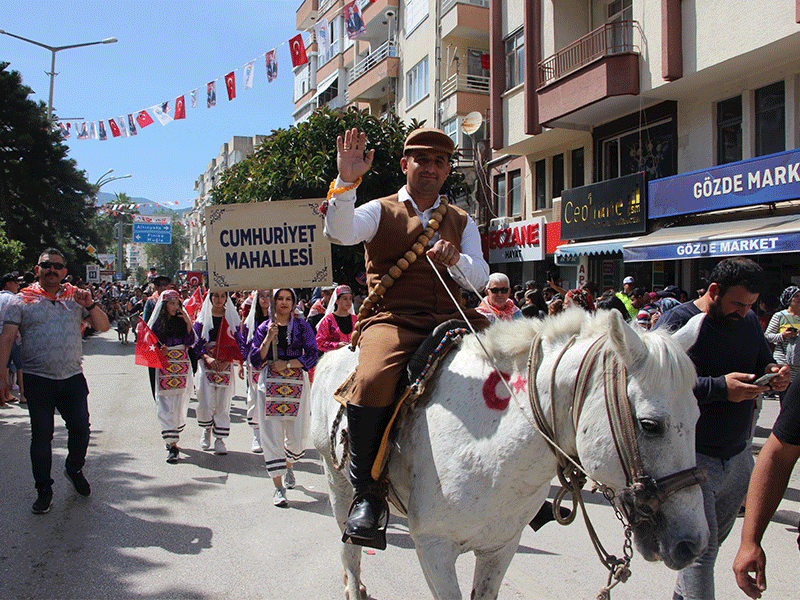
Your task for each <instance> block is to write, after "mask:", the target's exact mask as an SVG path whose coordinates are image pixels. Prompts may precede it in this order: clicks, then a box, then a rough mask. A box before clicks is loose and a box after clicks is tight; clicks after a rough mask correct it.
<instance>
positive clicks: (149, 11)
mask: <svg viewBox="0 0 800 600" xmlns="http://www.w3.org/2000/svg"><path fill="white" fill-rule="evenodd" d="M299 6H300V0H294V1H291V2H289V1H285V0H258V1H257V0H227V1H221V0H192V1H188V0H173V1H172V2H150V1H147V0H142V1H139V2H123V1H114V0H108V1H103V2H93V1H89V0H70V1H68V2H65V1H45V0H24V1H17V2H6V3H5V4H4V7H3V14H2V17H0V29H2V30H4V31H8V32H9V33H14V34H16V35H20V36H22V37H25V38H28V39H32V40H35V41H37V42H41V43H43V44H47V45H48V46H65V45H70V44H80V43H84V42H93V41H99V40H102V39H105V38H109V37H116V38H117V39H118V40H119V41H118V42H117V43H116V44H103V45H98V46H89V47H85V48H73V49H69V50H62V51H60V52H58V53H57V54H56V68H55V71H56V72H57V73H59V74H58V75H57V76H56V78H55V93H54V99H53V107H54V113H55V114H56V115H57V116H58V117H59V118H76V117H83V118H84V119H85V120H87V121H97V120H100V119H104V120H107V119H109V118H113V117H117V116H119V115H123V114H125V115H127V114H128V113H134V112H136V111H139V110H141V109H145V108H148V107H150V106H152V105H154V104H160V103H161V102H164V101H166V100H169V102H170V107H172V106H173V104H174V101H175V98H176V97H177V96H179V95H182V94H185V95H186V119H185V120H179V121H173V122H171V123H168V124H167V125H166V126H162V125H161V124H160V123H159V122H158V121H157V120H155V119H154V120H155V122H154V123H153V124H152V125H150V126H148V127H146V128H144V129H141V128H140V129H139V132H138V135H137V136H136V137H130V138H112V137H111V132H110V131H108V123H107V121H106V129H107V131H108V134H109V139H108V140H107V141H99V140H77V139H75V135H74V133H73V136H72V137H71V138H70V139H68V140H66V144H67V145H68V146H69V148H70V152H69V156H70V157H71V158H73V159H75V161H76V162H77V164H78V168H79V169H82V170H85V171H86V176H87V179H88V180H89V181H90V182H92V183H94V182H96V181H97V180H98V179H99V178H100V177H101V176H102V175H103V174H104V173H105V172H106V171H108V169H114V172H113V174H112V175H115V176H121V175H127V174H130V175H131V176H132V177H131V178H129V179H122V180H118V181H113V182H111V183H109V184H107V185H105V186H103V188H102V191H103V192H111V193H114V192H117V193H118V192H125V193H126V194H128V195H129V196H132V197H136V196H139V197H144V198H149V199H150V200H153V201H155V202H173V201H176V200H183V201H185V202H181V204H180V205H178V206H170V208H175V209H180V208H184V207H186V206H189V205H190V200H191V199H192V198H193V197H194V196H195V192H194V191H193V189H192V188H193V184H194V181H195V180H196V179H197V177H198V176H199V175H200V174H201V173H203V172H204V171H205V168H206V165H207V164H208V162H209V161H210V160H211V159H212V158H214V157H216V156H217V154H218V153H219V149H220V147H221V146H222V144H224V143H225V142H227V141H228V140H229V139H230V138H231V137H232V136H234V135H243V136H252V135H255V134H267V133H269V132H271V131H272V130H273V129H277V128H279V127H284V128H286V127H289V126H290V125H291V124H292V117H291V114H292V111H293V110H294V105H293V103H292V90H293V76H292V70H291V61H290V58H289V50H288V45H286V44H284V43H285V42H286V41H287V40H288V39H289V38H291V37H292V36H294V35H296V34H297V31H296V30H295V11H296V10H297V8H298V7H299ZM281 44H284V45H283V46H281V47H280V48H278V77H277V79H275V80H274V81H273V82H272V83H267V77H266V67H265V63H264V60H263V58H261V57H262V55H263V54H264V53H265V52H267V51H268V50H271V49H273V48H275V47H276V46H279V45H281ZM50 58H51V53H50V52H49V51H48V50H46V49H44V48H40V47H38V46H35V45H33V44H29V43H27V42H23V41H21V40H17V39H15V38H11V37H8V36H5V35H0V61H4V62H10V63H11V64H10V66H9V67H8V69H9V70H16V71H19V72H20V73H21V75H22V79H23V82H24V83H25V84H26V85H27V86H29V87H31V88H32V89H33V91H34V94H32V96H30V98H32V99H34V100H37V101H38V100H42V101H43V102H44V103H45V104H47V99H48V94H49V86H50V78H49V76H48V75H46V74H45V72H48V71H50ZM259 58H260V60H257V62H256V68H255V77H254V84H253V88H252V89H249V90H245V89H243V86H242V78H243V70H242V69H241V67H242V66H243V65H244V64H245V63H247V62H249V61H250V60H252V59H259ZM234 69H238V70H237V71H236V87H237V89H236V96H237V97H236V98H235V99H234V100H232V101H228V98H227V94H226V92H225V82H224V76H225V75H226V74H227V73H229V72H230V71H232V70H234ZM214 79H219V81H218V82H217V105H216V107H213V108H206V105H205V85H206V83H208V82H209V81H212V80H214ZM197 87H200V88H201V91H200V94H199V96H200V102H198V107H197V108H195V109H192V108H191V107H190V101H189V92H190V90H192V89H194V88H197Z"/></svg>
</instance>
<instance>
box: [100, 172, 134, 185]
mask: <svg viewBox="0 0 800 600" xmlns="http://www.w3.org/2000/svg"><path fill="white" fill-rule="evenodd" d="M113 172H114V169H109V170H108V171H106V172H105V173H103V174H102V175H101V176H100V179H98V180H97V182H96V183H95V184H94V187H95V188H97V190H99V189H100V188H101V187H103V186H104V185H105V184H107V183H111V182H112V181H116V180H117V179H128V177H133V175H120V176H119V177H109V175H110V174H111V173H113Z"/></svg>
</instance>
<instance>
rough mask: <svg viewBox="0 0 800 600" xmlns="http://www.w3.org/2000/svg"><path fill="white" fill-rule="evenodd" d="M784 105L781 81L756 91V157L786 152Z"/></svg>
mask: <svg viewBox="0 0 800 600" xmlns="http://www.w3.org/2000/svg"><path fill="white" fill-rule="evenodd" d="M785 103H786V100H785V95H784V89H783V81H778V82H776V83H773V84H772V85H768V86H766V87H763V88H759V89H757V90H756V94H755V105H756V106H755V109H756V114H755V117H756V156H764V155H765V154H774V153H775V152H783V151H784V150H786V134H785V131H786V105H785Z"/></svg>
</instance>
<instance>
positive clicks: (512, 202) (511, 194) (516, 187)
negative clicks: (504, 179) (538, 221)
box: [508, 169, 522, 217]
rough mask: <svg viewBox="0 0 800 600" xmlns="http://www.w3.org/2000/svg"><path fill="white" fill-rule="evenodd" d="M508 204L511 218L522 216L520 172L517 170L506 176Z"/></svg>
mask: <svg viewBox="0 0 800 600" xmlns="http://www.w3.org/2000/svg"><path fill="white" fill-rule="evenodd" d="M508 204H509V206H510V207H511V213H510V214H511V216H512V217H516V216H520V215H522V172H521V171H520V170H519V169H517V170H516V171H511V173H509V174H508Z"/></svg>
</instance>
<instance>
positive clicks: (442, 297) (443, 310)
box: [364, 194, 469, 314]
mask: <svg viewBox="0 0 800 600" xmlns="http://www.w3.org/2000/svg"><path fill="white" fill-rule="evenodd" d="M377 202H380V204H381V221H380V224H379V225H378V231H377V233H376V234H375V237H374V238H372V240H371V241H370V242H369V243H365V244H364V247H365V249H366V252H365V255H364V259H365V262H366V265H367V284H368V285H369V289H370V291H372V290H374V289H375V286H376V285H377V284H378V283H379V282H380V279H381V277H383V276H384V275H385V274H386V273H388V272H389V269H390V268H391V267H393V266H394V265H395V264H396V263H397V259H399V258H400V257H402V256H403V255H404V254H405V253H406V252H408V250H409V249H410V248H411V246H412V245H413V244H414V242H416V241H417V237H419V235H420V234H421V233H422V232H423V231H424V229H425V227H423V224H422V222H421V221H420V219H419V217H417V214H416V212H414V207H413V206H412V204H411V202H408V201H406V202H399V201H398V198H397V194H395V195H393V196H388V197H386V198H381V199H379V200H377ZM468 222H469V216H468V215H467V213H466V212H464V211H463V210H462V209H460V208H457V207H455V206H453V205H450V206H448V207H447V212H446V213H445V216H444V218H443V219H442V222H441V225H440V227H439V229H438V233H439V237H441V238H442V239H444V240H447V241H448V242H450V243H452V244H453V245H454V246H455V247H456V248H458V250H459V252H460V251H461V236H462V234H463V233H464V229H465V228H466V226H467V223H468ZM425 225H426V226H427V223H426V224H425ZM434 264H435V265H436V268H437V270H438V271H439V273H440V274H441V275H442V278H443V279H444V281H445V282H447V287H448V288H450V291H451V293H452V294H453V296H454V297H455V298H456V300H457V301H458V303H459V305H462V306H463V302H462V300H461V290H460V289H459V286H458V284H457V283H456V282H455V281H454V280H453V278H452V277H451V276H450V273H449V272H448V271H447V268H446V267H445V266H444V265H442V264H441V263H434ZM383 310H388V311H391V312H392V313H397V314H415V313H434V314H448V313H452V312H455V310H456V308H455V306H454V305H453V301H452V300H451V299H450V297H449V296H448V295H447V292H446V291H445V289H444V287H443V286H442V283H441V281H439V278H438V277H437V276H436V274H435V273H434V272H433V270H432V268H431V265H430V263H429V262H428V259H427V258H426V257H425V254H424V253H423V254H422V256H419V257H418V258H417V260H416V261H414V262H413V263H412V264H411V265H410V266H409V267H408V269H407V270H406V271H404V272H403V274H402V275H401V276H400V277H399V278H398V279H397V281H395V283H394V285H392V287H390V288H389V289H388V290H387V291H386V294H384V296H383V300H382V301H381V302H380V303H379V305H378V308H377V311H378V312H380V311H383Z"/></svg>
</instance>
